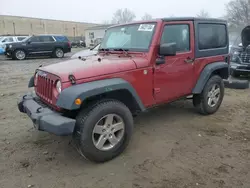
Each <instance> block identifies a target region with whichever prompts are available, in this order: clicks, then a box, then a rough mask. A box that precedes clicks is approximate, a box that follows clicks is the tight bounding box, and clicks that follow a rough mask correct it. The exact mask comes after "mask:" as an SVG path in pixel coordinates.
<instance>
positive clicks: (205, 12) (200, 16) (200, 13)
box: [196, 9, 210, 18]
mask: <svg viewBox="0 0 250 188" xmlns="http://www.w3.org/2000/svg"><path fill="white" fill-rule="evenodd" d="M196 16H197V17H199V18H209V17H210V15H209V13H208V12H207V11H205V10H204V9H202V10H201V11H200V12H199V13H198V14H197V15H196Z"/></svg>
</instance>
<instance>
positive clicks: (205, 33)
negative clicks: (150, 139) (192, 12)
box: [198, 23, 227, 50]
mask: <svg viewBox="0 0 250 188" xmlns="http://www.w3.org/2000/svg"><path fill="white" fill-rule="evenodd" d="M198 37H199V39H198V40H199V50H207V49H216V48H225V47H227V30H226V25H224V24H206V23H204V24H203V23H202V24H199V25H198Z"/></svg>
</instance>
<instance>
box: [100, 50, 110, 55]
mask: <svg viewBox="0 0 250 188" xmlns="http://www.w3.org/2000/svg"><path fill="white" fill-rule="evenodd" d="M98 51H101V52H104V53H105V55H108V53H109V49H108V48H99V49H98Z"/></svg>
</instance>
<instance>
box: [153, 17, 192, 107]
mask: <svg viewBox="0 0 250 188" xmlns="http://www.w3.org/2000/svg"><path fill="white" fill-rule="evenodd" d="M165 43H176V49H177V53H176V55H175V56H165V57H161V56H159V55H158V57H157V59H156V62H157V61H161V62H162V64H159V65H157V63H156V64H155V65H154V66H155V67H154V97H155V100H156V102H157V103H161V102H168V101H172V100H175V99H178V98H179V97H182V96H185V95H188V94H190V93H191V92H192V88H193V85H194V77H195V76H194V28H193V22H191V21H183V22H178V23H177V22H173V23H171V22H168V23H166V24H165V25H164V27H163V29H162V35H161V38H160V41H159V44H165Z"/></svg>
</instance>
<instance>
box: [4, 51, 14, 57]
mask: <svg viewBox="0 0 250 188" xmlns="http://www.w3.org/2000/svg"><path fill="white" fill-rule="evenodd" d="M12 53H13V51H12V50H5V52H4V55H6V56H7V57H11V56H12Z"/></svg>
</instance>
